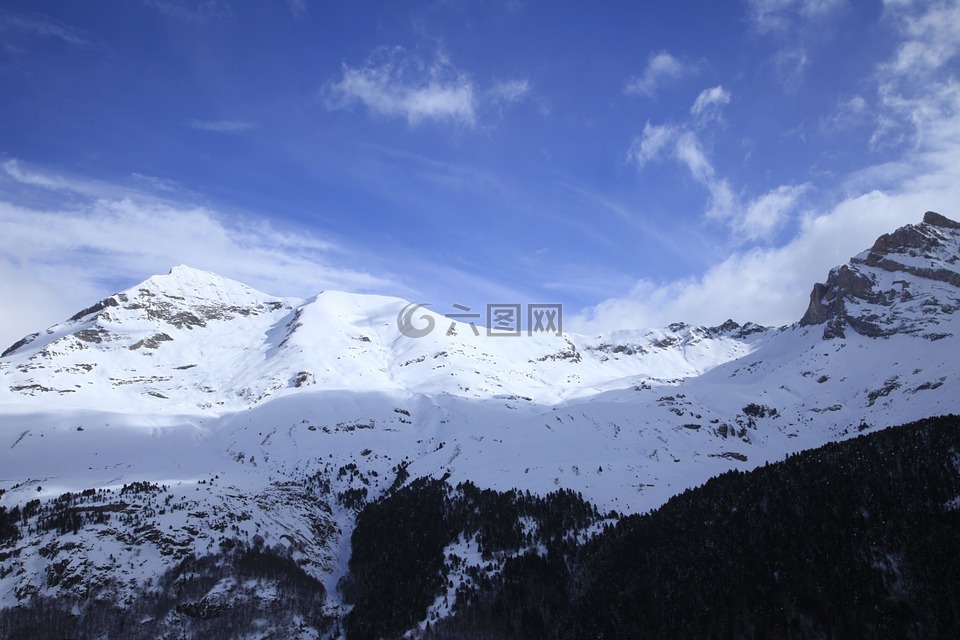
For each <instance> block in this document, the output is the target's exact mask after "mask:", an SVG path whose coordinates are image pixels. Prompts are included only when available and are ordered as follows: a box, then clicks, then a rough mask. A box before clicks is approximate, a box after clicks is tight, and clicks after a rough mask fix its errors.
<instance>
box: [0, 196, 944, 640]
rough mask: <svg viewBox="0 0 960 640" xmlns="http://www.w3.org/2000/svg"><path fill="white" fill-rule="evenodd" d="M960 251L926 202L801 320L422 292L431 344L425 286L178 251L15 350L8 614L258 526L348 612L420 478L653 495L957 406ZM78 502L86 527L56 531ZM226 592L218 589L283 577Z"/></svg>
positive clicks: (627, 501) (3, 553)
mask: <svg viewBox="0 0 960 640" xmlns="http://www.w3.org/2000/svg"><path fill="white" fill-rule="evenodd" d="M958 260H960V224H957V223H956V222H953V221H951V220H948V219H947V218H944V217H943V216H939V215H937V214H934V213H927V214H926V215H925V216H924V221H923V222H922V223H920V224H917V225H909V226H907V227H904V228H902V229H898V230H896V231H895V232H893V233H891V234H889V235H885V236H882V237H881V238H880V239H878V240H877V242H876V244H875V245H874V246H873V247H872V248H871V249H870V250H868V251H865V252H864V253H861V254H860V255H858V256H856V257H854V258H853V259H851V261H850V263H849V264H847V265H843V266H840V267H837V268H835V269H833V270H832V271H831V272H830V274H829V275H828V278H827V281H826V283H824V284H817V285H815V286H814V287H813V292H812V294H811V300H810V306H809V308H808V310H807V312H806V314H805V315H804V316H803V318H802V319H801V320H800V321H799V322H797V323H796V324H794V325H791V326H788V327H782V328H779V329H776V328H766V327H760V326H757V325H754V324H749V323H748V324H746V325H738V324H736V323H734V322H732V321H730V322H727V323H725V324H723V325H721V326H719V327H691V326H688V325H685V324H674V325H670V326H669V327H667V328H664V329H661V330H624V331H618V332H613V333H609V334H603V335H597V336H582V335H574V334H569V333H567V334H563V335H557V334H556V333H534V334H532V335H526V334H523V335H521V336H518V337H503V336H488V335H486V332H485V331H483V330H482V328H481V330H480V331H479V335H476V333H475V332H474V331H473V329H472V327H471V326H470V325H469V324H465V323H463V322H459V323H453V322H452V321H451V319H450V318H448V317H445V316H443V315H441V314H438V313H435V312H433V311H429V310H427V309H425V308H420V309H419V310H417V311H416V313H415V314H414V319H415V320H416V321H417V322H420V323H423V324H422V326H426V325H428V324H432V325H433V327H434V330H433V331H431V332H429V333H428V334H427V335H424V336H423V337H411V336H410V335H408V334H409V332H405V331H403V330H402V328H403V327H401V326H400V325H401V324H402V322H401V319H402V317H403V316H404V312H405V311H407V312H409V311H410V309H412V307H410V306H409V303H408V302H407V301H404V300H400V299H397V298H388V297H381V296H369V295H356V294H349V293H341V292H334V291H325V292H322V293H320V294H318V295H316V296H314V297H313V298H310V299H307V300H300V299H291V298H277V297H274V296H270V295H267V294H264V293H261V292H258V291H255V290H253V289H251V288H249V287H247V286H245V285H243V284H240V283H238V282H234V281H231V280H228V279H225V278H222V277H220V276H217V275H215V274H212V273H207V272H202V271H198V270H195V269H191V268H189V267H184V266H180V267H175V268H174V269H173V270H172V271H171V272H170V273H169V274H168V275H165V276H155V277H152V278H149V279H148V280H146V281H144V282H143V283H142V284H140V285H138V286H136V287H133V288H131V289H129V290H127V291H124V292H121V293H117V294H115V295H112V296H110V297H108V298H105V299H104V300H102V301H100V302H98V303H96V304H95V305H93V306H91V307H90V308H88V309H85V310H83V311H81V312H79V313H78V314H76V315H75V316H74V317H73V318H71V319H70V320H68V321H66V322H64V323H62V324H59V325H55V326H54V327H51V328H49V329H47V330H46V331H44V332H40V333H37V334H32V335H31V336H28V337H26V338H24V339H23V340H21V341H19V342H18V343H16V344H15V345H13V346H11V347H10V348H9V349H7V350H6V351H5V352H4V353H3V355H2V357H0V451H3V453H2V454H0V489H2V490H3V493H2V494H0V505H2V507H4V508H6V509H7V510H8V513H9V510H11V509H13V508H14V507H15V506H16V507H18V509H19V513H20V520H18V522H19V525H18V526H19V530H20V535H19V537H14V536H11V537H9V538H8V539H7V540H6V541H4V539H3V534H2V531H3V528H2V526H0V607H10V606H14V605H16V604H17V603H18V602H19V603H23V602H27V601H29V599H30V598H31V597H33V596H48V597H60V598H67V599H68V600H69V601H75V602H76V603H78V604H77V605H76V606H77V607H79V608H80V609H82V606H81V604H80V603H82V602H83V601H84V599H85V598H87V597H89V596H93V595H96V596H97V597H99V598H106V599H111V600H112V601H115V602H117V603H123V602H125V601H131V598H133V595H134V594H137V593H142V592H143V591H144V590H149V589H150V588H151V585H154V586H156V585H157V584H158V582H157V581H158V580H159V577H160V576H162V575H163V574H164V571H166V570H168V569H170V568H171V567H173V566H175V565H177V564H178V563H182V562H183V561H184V560H185V559H186V558H202V557H204V556H207V555H211V554H215V553H218V552H220V550H221V549H222V548H223V546H224V545H225V544H231V543H230V542H229V541H230V540H240V541H250V540H253V539H255V537H256V536H259V540H261V541H262V542H263V543H264V544H267V545H277V547H278V548H281V547H282V548H283V549H286V553H288V554H289V556H290V557H291V558H293V559H294V560H295V561H296V563H297V566H299V567H302V569H303V570H304V571H305V572H306V573H307V574H308V575H309V576H311V577H312V578H313V579H316V580H317V581H318V582H320V583H321V584H323V586H324V589H325V593H326V601H325V602H326V604H325V607H326V611H327V613H328V614H329V615H330V616H331V619H335V618H336V617H337V616H339V615H340V614H341V613H342V612H343V607H342V603H341V601H340V594H339V593H338V591H337V587H336V585H337V582H338V580H339V579H340V578H341V577H342V576H343V574H344V572H345V570H346V565H345V563H346V560H347V556H348V553H349V534H350V531H351V530H352V527H353V523H354V519H355V514H356V511H357V509H358V508H359V507H360V506H361V505H362V504H363V503H364V502H365V501H369V500H372V499H374V498H376V497H377V496H379V495H381V494H382V493H383V492H384V491H386V490H387V488H388V487H390V486H391V485H396V484H397V483H398V482H403V481H404V480H405V479H407V478H409V479H414V478H417V477H421V476H435V477H440V476H446V477H448V478H449V481H450V482H451V483H456V482H459V481H465V480H470V481H472V482H473V483H476V484H477V485H479V486H480V487H489V488H495V489H500V490H506V489H510V488H513V487H518V488H521V489H529V490H530V491H532V492H534V493H539V494H545V493H547V492H549V491H552V490H555V489H557V488H569V489H573V490H575V491H578V492H581V493H582V494H583V497H584V498H585V499H587V500H589V501H591V502H593V503H595V504H597V505H598V506H599V507H600V508H601V509H602V510H604V511H607V510H616V511H618V512H621V513H623V512H636V511H643V510H647V509H650V508H653V507H656V506H658V505H660V504H662V503H663V502H664V501H665V500H666V499H668V498H669V497H670V496H672V495H674V494H676V493H678V492H679V491H682V490H683V489H685V488H688V487H692V486H696V485H698V484H700V483H702V482H703V481H705V480H706V479H707V478H709V477H712V476H714V475H717V474H718V473H721V472H723V471H725V470H727V469H730V468H740V469H747V468H752V467H754V466H757V465H759V464H763V463H764V462H766V461H771V460H778V459H781V458H782V457H783V456H784V455H785V454H787V453H790V452H795V451H799V450H802V449H806V448H810V447H814V446H818V445H820V444H823V443H825V442H827V441H830V440H835V439H839V438H844V437H847V436H850V435H854V434H856V433H858V432H860V431H863V430H868V429H875V428H878V427H882V426H889V425H894V424H900V423H904V422H908V421H911V420H915V419H919V418H923V417H927V416H930V415H937V414H945V413H951V412H953V413H956V412H960V382H958V376H957V364H956V363H957V361H958V359H957V355H958V354H960V335H958V329H960V325H958V324H957V323H958V322H960V314H958V313H957V311H958V310H960V265H958ZM407 316H408V318H409V314H407ZM451 325H452V326H451ZM65 492H71V495H70V496H68V497H66V498H64V497H63V494H64V493H65ZM36 499H39V503H34V506H33V507H29V508H28V507H27V506H26V505H27V504H28V503H29V501H31V500H36ZM58 500H59V501H60V502H59V503H58V502H57V501H58ZM57 504H60V505H67V506H69V507H70V509H71V511H70V513H73V516H72V517H73V518H74V519H73V520H72V521H71V522H70V523H68V525H69V526H66V525H65V526H59V525H57V526H55V524H56V523H54V524H51V522H53V520H52V518H53V515H54V514H55V513H60V511H62V509H61V510H60V511H56V510H54V509H53V507H55V506H56V505H57ZM28 510H30V513H29V515H24V514H27V511H28ZM108 516H109V517H108ZM44 518H46V520H44ZM2 524H3V523H2V522H0V525H2ZM217 584H218V586H217V587H216V589H217V591H215V592H214V591H211V592H210V594H208V595H209V598H207V597H205V599H204V600H203V602H207V603H208V604H209V603H211V602H222V601H226V600H229V599H230V598H242V597H252V596H249V594H247V595H246V596H244V594H245V593H246V591H244V589H248V590H249V589H253V590H254V591H258V590H259V591H258V592H260V591H263V590H264V589H266V590H267V591H269V589H267V588H266V587H265V586H264V585H263V584H259V585H258V586H257V585H255V586H256V588H254V587H253V586H251V585H250V584H247V583H242V582H238V581H236V580H234V581H233V582H229V581H226V582H223V583H217ZM245 584H246V586H244V585H245ZM80 609H78V610H80ZM181 613H182V612H179V613H177V614H176V615H180V614H181ZM176 615H174V614H173V613H171V614H170V616H171V619H170V621H169V624H170V625H174V624H175V622H176ZM289 624H290V625H295V621H290V622H289ZM293 628H294V626H290V627H289V628H288V629H287V631H288V632H289V633H288V635H290V636H291V637H292V636H293V635H296V634H294V632H292V631H290V629H293Z"/></svg>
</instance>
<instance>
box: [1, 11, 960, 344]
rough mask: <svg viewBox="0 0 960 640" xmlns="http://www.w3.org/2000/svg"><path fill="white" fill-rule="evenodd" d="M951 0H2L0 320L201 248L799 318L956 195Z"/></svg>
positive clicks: (710, 312)
mask: <svg viewBox="0 0 960 640" xmlns="http://www.w3.org/2000/svg"><path fill="white" fill-rule="evenodd" d="M958 48H960V7H958V4H957V2H911V1H910V0H887V1H886V2H880V1H875V2H871V1H863V2H848V1H846V0H741V1H739V2H728V3H712V2H682V1H676V2H603V3H595V2H593V3H590V2H526V1H522V0H508V1H503V2H472V1H468V0H459V1H458V0H448V1H438V2H382V3H373V2H346V1H319V0H289V1H288V2H281V1H279V0H276V1H271V2H267V1H263V2H254V1H252V0H251V1H249V2H229V1H228V0H206V1H202V2H188V1H186V0H183V1H180V0H142V1H137V0H125V1H120V0H116V1H106V0H104V1H98V2H83V3H79V2H66V1H60V2H44V1H42V0H30V1H28V2H18V1H16V0H13V1H8V2H5V3H4V5H3V7H2V8H0V86H2V91H0V295H3V296H4V298H5V299H17V300H19V301H20V306H21V307H22V310H21V312H18V313H16V314H7V315H8V317H6V318H4V320H3V322H2V323H0V342H4V343H6V342H12V341H13V340H15V339H17V338H18V337H19V336H21V335H23V334H24V333H27V332H29V331H33V330H37V329H42V328H43V327H45V326H47V325H49V324H52V323H53V322H56V321H59V320H61V319H63V318H64V317H66V316H68V315H70V314H72V313H73V312H74V311H75V310H76V308H80V307H82V306H85V305H86V304H88V303H89V302H90V301H91V300H94V299H98V298H100V297H103V296H104V295H107V294H109V293H111V292H113V291H115V290H118V289H121V288H126V287H128V286H131V285H133V284H135V283H137V282H139V281H141V280H143V279H145V278H146V277H148V276H149V275H151V274H154V273H164V272H166V271H167V270H168V269H169V268H170V267H171V266H173V265H175V264H180V263H185V264H189V265H191V266H195V267H198V268H203V269H208V270H211V271H216V272H218V273H221V274H223V275H225V276H228V277H232V278H236V279H239V280H241V281H244V282H247V283H249V284H251V285H253V286H255V287H257V288H260V289H262V290H265V291H268V292H270V293H274V294H277V295H297V296H309V295H312V294H313V293H316V292H318V291H319V290H321V289H324V288H337V289H345V290H351V291H358V292H374V293H384V294H391V295H399V296H402V297H404V298H407V299H412V300H415V301H418V302H428V303H431V304H432V305H433V307H434V308H435V309H436V310H438V311H441V312H446V311H450V310H451V309H452V305H453V304H454V303H459V304H467V305H470V306H473V307H482V306H483V305H484V304H485V303H488V302H559V303H563V304H564V308H565V324H566V328H568V329H578V330H581V331H589V332H592V331H600V330H609V329H613V328H636V327H645V326H659V325H664V324H667V323H669V322H672V321H676V320H683V321H687V322H692V323H719V322H721V321H723V320H724V319H726V318H727V317H733V318H734V319H736V320H738V321H747V320H752V321H756V322H762V323H767V324H782V323H788V322H792V321H794V320H796V319H797V318H799V316H800V315H801V314H802V312H803V309H804V307H805V304H806V299H807V295H808V293H809V290H810V287H811V285H812V283H813V282H814V281H816V280H823V279H824V278H825V276H826V271H827V269H828V268H829V267H831V266H833V265H835V264H838V263H841V262H845V261H846V260H847V259H848V258H849V257H850V256H851V255H853V254H855V253H857V252H859V251H860V250H862V249H864V248H866V247H868V246H869V245H870V243H872V241H873V239H874V238H876V236H878V235H879V234H880V233H883V232H886V231H890V230H892V229H893V228H895V227H897V226H900V225H902V224H906V223H909V222H918V221H919V219H920V217H921V215H922V213H923V211H925V210H928V209H933V210H938V211H940V212H941V213H943V214H945V215H948V216H951V217H954V218H956V217H960V211H958V210H957V205H958V202H960V200H958V195H960V194H958V191H960V188H958V186H957V182H958V180H957V178H958V177H960V151H958V149H960V117H958V114H960V84H958V80H957V71H958V66H957V53H958Z"/></svg>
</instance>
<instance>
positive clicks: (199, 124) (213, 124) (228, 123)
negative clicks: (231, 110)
mask: <svg viewBox="0 0 960 640" xmlns="http://www.w3.org/2000/svg"><path fill="white" fill-rule="evenodd" d="M190 126H191V127H193V128H194V129H200V130H201V131H216V132H218V133H239V132H241V131H248V130H250V129H253V128H254V126H256V125H254V124H253V123H252V122H247V121H246V120H191V121H190Z"/></svg>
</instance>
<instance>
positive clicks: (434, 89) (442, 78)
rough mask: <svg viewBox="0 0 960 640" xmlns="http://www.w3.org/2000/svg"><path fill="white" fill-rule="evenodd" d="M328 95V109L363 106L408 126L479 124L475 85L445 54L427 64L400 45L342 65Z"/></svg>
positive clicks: (328, 87)
mask: <svg viewBox="0 0 960 640" xmlns="http://www.w3.org/2000/svg"><path fill="white" fill-rule="evenodd" d="M326 94H327V96H326V105H327V108H328V109H331V110H335V109H349V108H350V107H352V106H353V105H355V104H361V105H363V106H364V107H366V108H367V110H368V111H369V112H370V113H371V114H374V115H377V116H383V117H387V118H403V119H405V120H406V121H407V123H408V124H410V126H416V125H419V124H422V123H424V122H429V121H433V122H448V123H453V124H459V125H462V126H466V127H473V126H474V125H475V124H476V123H477V109H478V98H477V88H476V85H475V83H474V81H473V79H472V78H471V77H470V76H469V75H468V74H467V73H465V72H463V71H460V70H458V69H456V68H455V67H454V66H453V64H452V63H451V62H450V60H449V59H448V58H447V57H446V56H445V55H443V54H437V55H436V56H435V57H434V59H433V60H432V61H430V62H429V63H425V62H424V61H423V60H421V59H420V58H418V57H416V56H413V55H410V54H408V53H407V52H406V51H405V50H404V49H403V48H402V47H394V48H392V49H386V48H382V49H378V50H377V51H375V52H374V54H373V55H371V56H370V58H369V59H368V60H367V61H366V63H364V64H363V65H361V66H358V67H353V66H350V65H348V64H344V65H343V69H342V73H341V77H340V79H339V80H338V81H336V82H333V83H330V84H329V85H328V86H327V90H326Z"/></svg>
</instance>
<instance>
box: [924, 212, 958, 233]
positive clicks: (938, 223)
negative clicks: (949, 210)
mask: <svg viewBox="0 0 960 640" xmlns="http://www.w3.org/2000/svg"><path fill="white" fill-rule="evenodd" d="M923 222H924V223H925V224H929V225H933V226H935V227H943V228H945V229H960V222H955V221H954V220H951V219H950V218H948V217H946V216H942V215H940V214H939V213H937V212H936V211H927V212H926V213H925V214H923Z"/></svg>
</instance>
